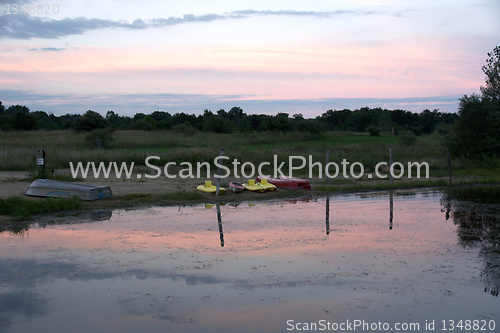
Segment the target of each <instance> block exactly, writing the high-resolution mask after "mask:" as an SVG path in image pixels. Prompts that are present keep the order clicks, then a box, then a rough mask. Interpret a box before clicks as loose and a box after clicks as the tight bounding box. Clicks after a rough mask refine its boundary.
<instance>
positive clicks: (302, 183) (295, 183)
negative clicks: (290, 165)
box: [257, 176, 311, 190]
mask: <svg viewBox="0 0 500 333" xmlns="http://www.w3.org/2000/svg"><path fill="white" fill-rule="evenodd" d="M262 178H264V177H261V176H258V177H257V181H259V182H260V181H261V179H262ZM267 181H268V182H269V183H271V184H273V185H274V186H276V187H278V188H285V189H289V190H310V189H311V183H310V182H309V181H308V180H307V179H302V178H296V177H287V176H280V177H279V178H273V177H269V178H267Z"/></svg>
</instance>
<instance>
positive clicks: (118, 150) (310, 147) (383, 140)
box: [0, 130, 500, 183]
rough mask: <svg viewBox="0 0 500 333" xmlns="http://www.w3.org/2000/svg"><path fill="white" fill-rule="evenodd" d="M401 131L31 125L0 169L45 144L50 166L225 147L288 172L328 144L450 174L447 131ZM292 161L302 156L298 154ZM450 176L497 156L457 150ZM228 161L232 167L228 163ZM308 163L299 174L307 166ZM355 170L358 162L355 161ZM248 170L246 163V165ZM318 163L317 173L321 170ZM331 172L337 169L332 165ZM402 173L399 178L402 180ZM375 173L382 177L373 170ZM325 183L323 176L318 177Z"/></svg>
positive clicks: (336, 151) (350, 154) (352, 155)
mask: <svg viewBox="0 0 500 333" xmlns="http://www.w3.org/2000/svg"><path fill="white" fill-rule="evenodd" d="M403 139H404V138H403V136H402V135H390V134H385V135H380V136H370V135H368V134H365V133H351V132H336V131H335V132H323V133H320V134H312V133H309V132H286V133H282V132H253V133H231V134H217V133H207V132H201V131H198V132H195V133H192V134H189V135H186V134H180V133H175V132H173V131H169V130H163V131H134V130H122V131H120V130H118V131H115V132H113V134H112V141H111V142H110V144H108V148H106V149H96V148H95V147H94V146H93V145H91V144H89V142H88V140H86V134H85V133H75V132H74V131H70V130H67V131H62V130H58V131H33V132H15V131H6V132H0V142H2V147H1V148H0V149H1V150H0V170H2V171H16V170H17V171H21V170H22V171H33V170H36V168H37V167H36V152H37V150H39V149H44V150H45V153H46V169H47V170H52V169H56V170H57V169H67V168H69V163H70V162H73V163H74V164H75V163H78V162H83V163H86V162H95V163H99V162H105V163H107V162H117V163H119V164H120V163H122V162H125V163H132V162H134V165H135V166H140V165H144V163H145V160H146V157H148V156H153V155H154V156H158V157H159V158H160V159H159V160H158V159H155V160H151V163H152V162H154V164H156V165H158V166H163V165H165V164H166V163H167V162H175V163H176V164H177V166H178V167H179V168H182V167H181V166H180V164H181V163H182V162H190V163H192V164H196V163H197V162H209V163H210V164H211V165H213V161H214V158H216V157H217V156H219V154H220V150H221V148H223V149H224V155H226V156H227V157H229V162H228V163H230V162H232V161H233V160H235V159H237V160H238V161H239V162H241V163H245V162H251V163H253V164H254V165H256V166H257V165H258V164H260V163H263V162H270V163H271V166H270V167H267V168H264V169H263V170H264V171H266V172H270V173H272V171H273V161H274V156H275V155H276V156H277V161H278V163H282V162H285V165H284V166H283V168H282V169H281V170H283V171H286V172H288V166H289V164H288V162H289V156H304V157H306V159H307V160H308V161H309V156H311V160H312V161H313V162H320V163H322V164H323V165H324V164H325V162H326V155H327V154H326V152H327V149H329V162H335V163H337V164H338V165H339V166H340V167H341V162H342V160H344V159H345V160H346V161H347V162H349V163H350V164H352V163H354V162H359V163H361V164H363V166H364V169H365V172H372V173H373V172H374V168H375V165H376V164H377V163H379V162H387V163H389V149H390V147H392V149H393V160H394V162H400V163H402V164H403V165H405V166H406V165H407V163H408V162H419V163H422V162H426V163H428V164H429V176H430V178H432V179H434V180H435V179H438V178H442V179H447V177H448V161H447V156H446V149H445V148H444V146H443V145H442V140H443V138H442V136H440V135H438V134H430V135H421V136H414V137H413V138H412V140H411V142H407V141H405V140H403ZM294 163H297V164H294V166H296V165H298V164H299V161H298V160H295V161H294ZM451 165H452V170H453V176H454V178H456V179H457V180H458V181H468V182H474V181H478V182H485V181H492V182H495V181H498V180H499V179H500V176H499V173H500V172H499V171H500V170H499V168H498V160H488V159H483V160H482V161H479V160H470V159H463V158H452V159H451ZM228 167H232V166H231V165H228ZM308 167H309V165H308V164H307V165H306V166H305V167H304V168H302V169H301V170H298V171H295V172H294V176H305V175H307V174H308V170H309V169H308ZM355 170H358V169H356V168H355ZM248 172H249V170H248ZM318 172H319V170H318V168H317V167H315V168H313V174H314V175H316V176H319V174H318ZM331 172H332V173H333V172H334V170H333V169H332V171H331ZM406 176H407V175H405V176H404V177H402V178H401V179H398V181H400V182H401V181H405V180H408V179H406ZM361 180H363V181H368V179H365V178H363V179H360V180H358V179H344V178H343V177H342V171H341V172H340V174H339V176H338V177H337V178H336V179H335V180H334V182H335V181H337V182H338V183H346V182H347V183H348V182H353V181H358V182H359V181H361ZM372 181H378V182H380V181H381V180H380V179H377V178H375V177H374V178H373V179H372ZM317 182H320V183H321V180H319V179H318V180H317Z"/></svg>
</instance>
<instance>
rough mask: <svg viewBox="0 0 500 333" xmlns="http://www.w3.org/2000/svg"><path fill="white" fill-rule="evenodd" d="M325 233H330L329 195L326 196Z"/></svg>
mask: <svg viewBox="0 0 500 333" xmlns="http://www.w3.org/2000/svg"><path fill="white" fill-rule="evenodd" d="M326 234H327V235H329V234H330V197H328V198H326Z"/></svg>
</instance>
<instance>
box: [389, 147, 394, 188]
mask: <svg viewBox="0 0 500 333" xmlns="http://www.w3.org/2000/svg"><path fill="white" fill-rule="evenodd" d="M392 161H393V159H392V146H391V147H390V148H389V174H390V175H391V184H392V183H393V180H394V179H393V177H392V172H391V171H392Z"/></svg>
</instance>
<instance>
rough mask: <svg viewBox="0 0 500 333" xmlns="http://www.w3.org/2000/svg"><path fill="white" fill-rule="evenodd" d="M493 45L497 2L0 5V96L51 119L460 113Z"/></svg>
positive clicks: (497, 38)
mask: <svg viewBox="0 0 500 333" xmlns="http://www.w3.org/2000/svg"><path fill="white" fill-rule="evenodd" d="M23 9H24V10H23ZM497 45H500V1H498V0H417V1H414V0H406V1H401V0H382V1H376V0H349V1H347V0H346V1H332V0H312V1H295V0H287V1H272V0H267V1H261V0H258V1H245V0H244V1H234V0H233V1H229V0H215V1H206V0H195V1H192V0H186V1H160V0H153V1H138V0H86V1H68V0H40V1H39V2H29V1H28V2H26V1H21V0H17V1H16V2H12V1H5V0H0V101H2V102H3V104H4V105H5V106H9V105H16V104H21V105H26V106H28V107H29V108H30V109H31V110H32V111H36V110H43V111H46V112H48V113H53V114H55V115H61V114H66V113H79V114H81V113H84V112H85V111H87V110H94V111H97V112H99V113H101V114H102V115H105V114H106V112H107V111H109V110H113V111H115V112H116V113H118V114H120V115H128V116H131V115H134V114H135V113H138V112H142V113H146V114H148V113H151V112H153V111H157V110H161V111H167V112H170V113H177V112H186V113H190V114H191V113H195V114H202V113H203V111H204V110H205V109H209V110H212V111H214V112H215V111H217V110H219V109H225V110H229V109H230V108H231V107H233V106H239V107H241V108H242V109H243V110H244V111H245V113H247V114H254V113H256V114H276V113H277V112H287V113H289V114H290V115H293V114H298V113H301V114H303V115H304V116H305V117H316V116H318V115H321V114H322V113H323V112H325V111H327V110H330V109H333V110H341V109H344V108H350V109H357V108H361V107H365V106H368V107H382V108H388V109H396V108H400V109H405V110H409V111H413V112H420V111H422V110H424V109H430V110H433V109H439V110H440V111H442V112H456V111H457V109H458V102H459V98H460V97H461V96H463V95H464V94H472V93H479V87H480V86H481V85H484V82H485V75H484V73H483V72H482V70H481V67H482V66H483V65H484V64H485V63H486V59H487V53H488V52H490V51H492V50H493V48H494V47H495V46H497Z"/></svg>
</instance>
